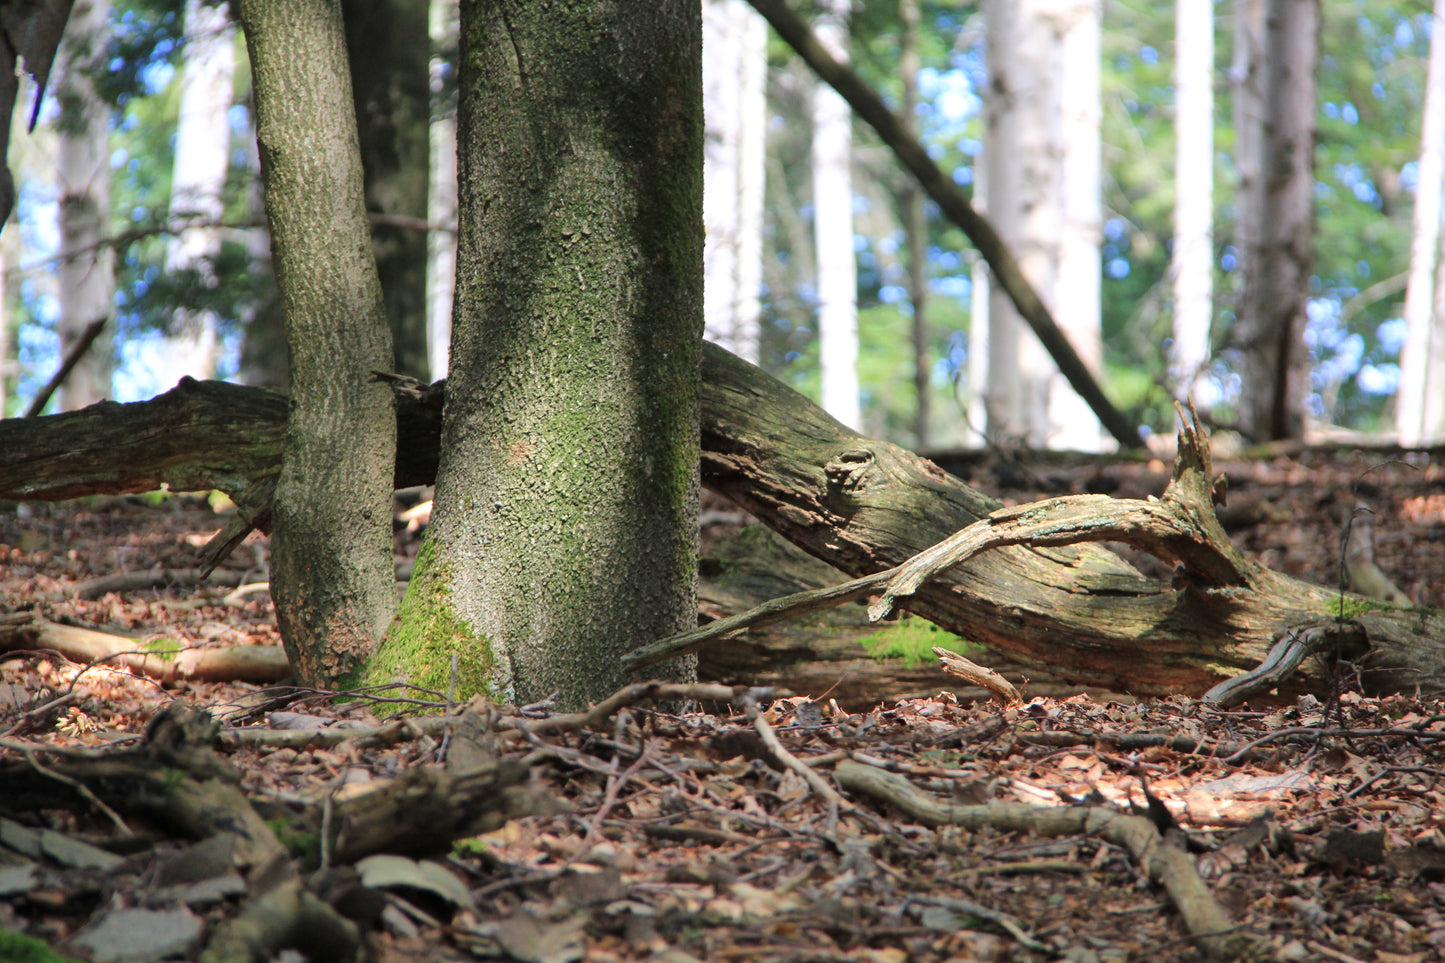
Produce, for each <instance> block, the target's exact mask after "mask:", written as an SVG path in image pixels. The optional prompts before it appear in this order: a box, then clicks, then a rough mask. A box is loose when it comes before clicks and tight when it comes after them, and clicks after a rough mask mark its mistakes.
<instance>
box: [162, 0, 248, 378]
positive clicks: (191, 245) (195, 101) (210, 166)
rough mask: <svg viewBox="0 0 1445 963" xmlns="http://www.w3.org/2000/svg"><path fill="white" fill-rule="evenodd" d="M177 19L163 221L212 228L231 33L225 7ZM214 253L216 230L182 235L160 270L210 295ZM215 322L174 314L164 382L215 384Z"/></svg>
mask: <svg viewBox="0 0 1445 963" xmlns="http://www.w3.org/2000/svg"><path fill="white" fill-rule="evenodd" d="M185 18H186V24H185V46H184V48H183V53H182V56H183V60H184V64H183V66H182V68H181V107H180V117H179V119H178V121H177V123H176V158H175V170H174V173H173V175H172V178H171V207H170V216H171V220H172V221H173V222H184V221H200V222H205V223H209V224H215V223H217V222H219V221H220V219H221V215H222V213H223V211H224V205H223V201H222V192H223V190H224V188H225V185H226V169H227V167H228V165H229V161H230V155H231V150H230V147H231V124H230V119H229V117H228V116H227V112H228V111H229V110H230V109H231V99H232V98H231V95H232V84H233V81H234V78H235V73H236V31H235V27H234V26H232V24H231V22H230V20H229V19H228V17H227V15H226V7H225V6H215V5H213V4H210V3H205V2H203V0H186V5H185ZM220 251H221V230H220V228H219V227H191V228H187V229H186V230H184V231H182V232H181V233H179V234H177V235H176V236H175V238H174V239H173V240H172V241H171V243H170V246H169V247H168V249H167V251H166V270H167V271H187V270H188V271H194V272H196V275H197V280H198V281H199V282H200V283H201V284H202V285H203V286H205V287H208V288H211V287H214V286H215V285H216V274H215V258H216V255H218V254H219V253H220ZM216 320H217V319H216V313H215V312H214V311H210V310H205V309H197V308H193V307H190V306H188V305H184V304H183V305H179V306H177V308H176V310H175V312H174V314H172V316H171V320H170V329H169V337H168V342H169V343H168V345H167V361H168V367H169V371H168V372H167V377H168V378H169V380H171V381H174V380H177V379H179V378H180V377H182V376H183V375H189V376H190V377H192V378H198V379H206V378H214V377H215V376H216V363H217V361H218V358H219V345H218V339H217V332H216Z"/></svg>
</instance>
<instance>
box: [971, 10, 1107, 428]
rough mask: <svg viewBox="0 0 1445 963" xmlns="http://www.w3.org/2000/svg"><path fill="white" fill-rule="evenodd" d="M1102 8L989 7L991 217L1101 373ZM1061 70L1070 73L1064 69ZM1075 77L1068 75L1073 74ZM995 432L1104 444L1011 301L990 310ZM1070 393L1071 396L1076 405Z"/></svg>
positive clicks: (989, 389)
mask: <svg viewBox="0 0 1445 963" xmlns="http://www.w3.org/2000/svg"><path fill="white" fill-rule="evenodd" d="M1098 15H1099V8H1098V6H1097V4H1095V3H1090V2H1084V3H1079V4H1069V5H1063V6H1060V5H1057V4H1053V3H1028V2H1025V3H1015V2H1003V0H996V2H991V3H989V4H987V5H986V14H985V18H986V23H987V29H988V40H987V49H988V71H989V84H988V86H987V88H986V90H985V93H984V116H985V120H984V130H985V143H984V164H985V166H986V168H987V174H986V175H985V178H984V180H985V183H986V186H987V190H988V210H989V216H990V218H991V219H992V220H993V222H994V223H995V224H996V225H997V227H998V231H999V235H1000V237H1001V238H1002V239H1003V241H1004V243H1006V244H1007V245H1009V247H1010V248H1012V249H1013V251H1014V252H1015V254H1016V255H1017V256H1018V259H1019V264H1020V266H1021V267H1022V269H1023V271H1024V274H1025V276H1027V277H1028V279H1029V280H1030V281H1031V282H1032V283H1033V285H1034V287H1035V288H1036V289H1037V290H1038V291H1039V292H1040V297H1041V298H1042V299H1043V301H1044V303H1045V304H1046V305H1049V306H1050V307H1051V308H1054V309H1056V308H1057V306H1058V305H1059V304H1067V305H1069V310H1068V311H1066V312H1062V313H1059V312H1057V310H1056V311H1055V313H1057V314H1058V316H1059V317H1060V318H1062V319H1064V320H1063V321H1062V322H1061V323H1060V328H1061V329H1063V330H1064V331H1065V332H1067V334H1068V336H1069V341H1070V342H1072V343H1073V345H1074V347H1075V349H1076V350H1077V351H1078V353H1079V357H1080V358H1081V359H1082V360H1083V361H1084V363H1085V364H1086V365H1087V366H1088V367H1090V368H1091V369H1093V370H1095V371H1097V370H1098V369H1099V365H1100V361H1101V357H1100V353H1101V346H1100V338H1099V313H1098V303H1099V277H1098V271H1099V261H1098V257H1099V255H1098V245H1099V230H1100V225H1099V183H1098V175H1099V148H1098V137H1099V134H1098V128H1099V106H1098ZM1060 64H1062V65H1063V67H1064V69H1063V70H1060ZM1071 71H1072V72H1071ZM988 323H989V332H988V352H989V354H988V384H987V386H986V387H985V389H984V397H985V409H986V411H987V417H988V433H989V434H990V435H991V436H994V437H997V438H1012V439H1017V440H1022V441H1025V442H1027V443H1028V444H1031V445H1035V446H1038V447H1046V446H1057V445H1059V444H1060V443H1063V442H1067V444H1069V445H1070V446H1072V447H1079V448H1084V449H1097V448H1098V434H1099V431H1098V422H1097V421H1096V420H1095V419H1094V418H1093V417H1092V415H1090V414H1089V413H1088V411H1087V405H1084V404H1083V402H1082V399H1078V398H1077V396H1076V395H1074V393H1073V392H1072V391H1071V389H1070V388H1069V387H1068V385H1067V384H1066V383H1064V380H1063V378H1062V377H1060V375H1059V373H1058V368H1057V367H1056V366H1055V364H1054V363H1053V361H1052V360H1051V359H1050V357H1049V354H1048V352H1047V350H1046V349H1045V348H1044V346H1043V345H1042V344H1040V343H1039V342H1038V341H1037V340H1036V339H1034V338H1029V337H1025V329H1024V324H1023V321H1022V319H1021V318H1020V317H1019V314H1018V312H1017V310H1016V309H1015V306H1014V304H1013V303H1012V301H1011V299H1010V298H1009V297H1008V295H1007V294H1006V293H1005V292H1004V291H1003V290H1002V289H1001V288H999V287H997V286H994V287H992V289H991V293H990V302H989V306H988ZM1071 396H1072V399H1073V400H1070V397H1071Z"/></svg>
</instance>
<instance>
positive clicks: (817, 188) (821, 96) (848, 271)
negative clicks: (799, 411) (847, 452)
mask: <svg viewBox="0 0 1445 963" xmlns="http://www.w3.org/2000/svg"><path fill="white" fill-rule="evenodd" d="M848 9H849V0H825V2H824V4H823V5H822V10H821V12H820V15H819V18H818V22H817V24H816V27H815V33H816V34H817V37H818V40H819V42H821V43H822V44H823V46H824V47H825V48H826V49H827V50H828V52H829V53H831V54H832V55H833V56H834V57H836V58H837V59H839V60H841V61H846V60H847V59H848ZM852 162H853V112H852V111H851V110H849V108H848V104H847V103H846V102H845V101H844V100H843V98H842V97H841V96H839V95H838V94H837V93H836V92H835V91H834V90H833V89H832V88H831V87H829V86H828V85H827V84H822V83H820V84H818V88H817V90H816V91H815V92H814V94H813V235H814V249H815V250H816V252H817V256H818V342H819V353H820V355H821V367H822V377H823V409H824V410H825V411H827V412H828V413H829V414H830V415H832V416H833V417H834V418H837V419H838V420H839V421H841V422H842V423H843V424H845V425H848V426H849V427H851V428H857V427H859V426H860V423H861V420H862V414H861V412H860V410H859V407H858V262H857V259H856V252H855V251H854V250H853V175H852Z"/></svg>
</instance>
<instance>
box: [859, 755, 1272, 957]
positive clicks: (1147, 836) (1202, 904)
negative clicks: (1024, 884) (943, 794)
mask: <svg viewBox="0 0 1445 963" xmlns="http://www.w3.org/2000/svg"><path fill="white" fill-rule="evenodd" d="M835 774H836V776H837V777H838V782H839V784H840V785H842V786H843V787H844V788H845V789H852V790H855V791H857V792H862V793H865V794H867V795H869V796H872V797H874V798H876V799H882V800H884V801H885V802H888V803H889V804H891V805H893V806H896V807H897V808H899V809H901V810H903V812H905V813H907V814H908V815H909V816H910V817H912V818H913V819H916V820H918V821H919V822H921V823H925V824H927V825H930V826H939V825H952V826H963V827H965V828H966V829H982V828H984V827H992V828H994V829H998V830H1001V831H1004V832H1028V833H1037V834H1038V835H1040V836H1063V835H1067V834H1089V835H1095V834H1097V835H1099V836H1101V837H1103V838H1104V839H1106V840H1108V841H1109V842H1111V843H1113V844H1114V845H1116V846H1120V847H1123V848H1124V849H1126V850H1128V851H1129V854H1130V855H1131V856H1133V857H1134V859H1135V860H1136V861H1137V862H1138V863H1139V864H1140V866H1141V867H1142V868H1143V870H1144V872H1145V873H1147V874H1148V876H1149V878H1150V879H1151V880H1153V881H1154V882H1155V883H1158V884H1159V885H1160V886H1162V887H1164V889H1165V891H1166V892H1168V894H1169V898H1170V900H1171V901H1172V902H1173V903H1174V908H1175V909H1177V910H1178V911H1179V915H1180V916H1181V917H1182V918H1183V920H1184V925H1185V926H1186V927H1187V928H1188V930H1189V932H1190V934H1191V935H1193V937H1194V938H1195V940H1197V941H1198V943H1199V945H1200V946H1201V947H1202V948H1203V949H1204V951H1205V952H1206V953H1207V954H1208V955H1209V957H1210V958H1211V959H1216V960H1250V959H1264V958H1267V957H1264V956H1261V955H1260V954H1261V953H1262V952H1263V950H1262V948H1261V947H1259V946H1258V945H1256V944H1255V943H1253V941H1251V940H1250V938H1249V937H1247V936H1245V935H1244V934H1243V933H1239V932H1237V931H1236V928H1235V926H1234V924H1233V923H1232V922H1231V921H1230V919H1229V917H1228V915H1227V914H1226V913H1225V912H1224V909H1223V908H1222V907H1220V905H1219V904H1218V903H1217V902H1215V900H1214V897H1213V896H1212V895H1211V894H1210V892H1209V887H1208V886H1206V885H1205V884H1204V880H1202V879H1200V878H1199V871H1198V870H1197V869H1196V868H1195V866H1194V860H1192V859H1191V858H1190V857H1189V854H1188V853H1185V852H1183V851H1181V850H1178V849H1175V848H1174V847H1173V846H1169V845H1166V844H1165V843H1164V840H1163V839H1162V838H1160V836H1159V831H1158V830H1157V829H1155V828H1154V824H1153V823H1151V822H1149V820H1148V819H1146V818H1144V817H1143V816H1126V815H1124V814H1123V813H1119V812H1115V811H1114V810H1112V809H1104V808H1102V807H1099V806H1088V807H1085V806H1066V807H1056V808H1055V807H1050V808H1045V807H1042V806H1030V805H1027V804H1025V803H990V804H986V805H980V806H959V805H954V804H950V803H946V802H943V801H941V800H939V799H936V798H935V797H933V796H932V795H930V794H929V793H926V792H923V791H922V790H920V789H918V788H917V787H915V786H914V785H913V784H912V783H911V782H909V781H908V780H907V779H905V778H904V777H902V776H900V775H898V774H897V773H891V772H886V771H884V770H882V769H877V768H875V767H873V766H865V765H863V764H862V763H860V762H855V761H853V760H851V759H844V760H843V761H842V762H840V763H838V767H837V769H836V771H835Z"/></svg>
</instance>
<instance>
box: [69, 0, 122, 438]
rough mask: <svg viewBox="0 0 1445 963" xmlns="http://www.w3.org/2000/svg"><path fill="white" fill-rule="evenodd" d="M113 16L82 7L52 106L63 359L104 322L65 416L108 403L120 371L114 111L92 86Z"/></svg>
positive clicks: (104, 4) (73, 18)
mask: <svg viewBox="0 0 1445 963" xmlns="http://www.w3.org/2000/svg"><path fill="white" fill-rule="evenodd" d="M109 15H110V2H109V0H78V2H77V3H76V4H75V6H74V7H73V8H72V9H71V12H70V20H69V21H68V24H67V26H66V29H65V37H64V39H63V40H62V41H61V44H60V56H59V64H58V69H57V71H56V73H57V75H58V77H57V79H56V81H55V99H56V102H57V103H58V104H60V105H61V116H60V118H59V120H58V121H57V128H58V130H59V132H60V138H59V146H58V155H59V156H58V163H57V165H56V167H57V170H56V179H57V183H58V188H59V191H58V193H59V196H60V254H61V262H60V268H59V270H58V271H57V272H56V273H57V282H58V284H59V295H60V297H59V300H60V317H59V321H58V327H59V330H60V350H61V353H62V355H63V354H64V353H65V352H67V351H68V350H70V348H71V346H72V345H74V344H75V343H76V341H77V340H78V339H79V338H80V336H81V333H82V332H84V331H85V329H86V327H87V326H88V325H89V324H90V323H91V322H92V321H95V320H97V319H100V318H105V319H107V325H106V329H105V331H104V332H103V333H102V334H101V335H100V337H99V338H97V339H96V341H95V343H94V344H92V345H91V346H90V350H89V351H88V352H87V353H86V355H85V358H84V359H83V360H82V361H81V362H80V364H79V365H77V366H76V368H75V370H74V371H72V372H71V373H70V377H69V379H68V380H67V381H66V382H65V384H64V385H63V386H62V387H61V389H60V391H59V392H58V398H59V405H60V410H62V411H71V410H74V409H76V408H83V407H85V406H86V405H90V404H93V403H95V402H97V401H100V400H102V399H104V398H108V397H109V396H110V393H111V376H112V373H113V372H114V370H115V359H114V351H115V341H114V336H113V334H112V330H113V325H114V317H115V270H114V263H115V257H114V252H113V251H112V250H111V248H110V247H109V246H106V245H103V244H102V243H101V242H102V240H103V239H104V238H105V236H106V233H107V228H108V227H109V222H110V110H109V108H107V107H106V105H105V104H104V103H102V102H101V100H100V97H99V96H98V95H97V94H96V91H95V84H94V82H93V81H92V80H91V79H90V78H91V75H93V74H94V73H95V72H96V71H97V70H102V69H104V65H103V62H102V58H103V57H104V51H103V47H104V42H105V35H106V34H105V31H106V23H107V20H108V19H109ZM57 363H58V362H57Z"/></svg>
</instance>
